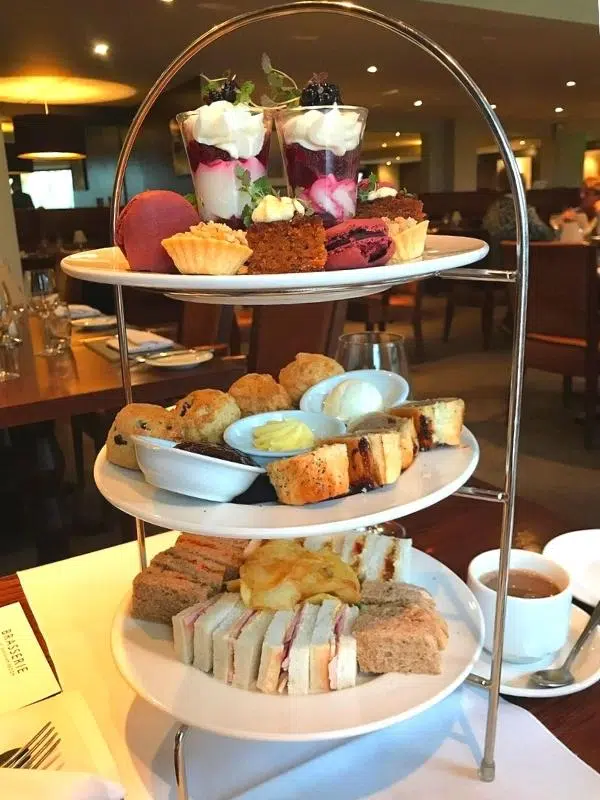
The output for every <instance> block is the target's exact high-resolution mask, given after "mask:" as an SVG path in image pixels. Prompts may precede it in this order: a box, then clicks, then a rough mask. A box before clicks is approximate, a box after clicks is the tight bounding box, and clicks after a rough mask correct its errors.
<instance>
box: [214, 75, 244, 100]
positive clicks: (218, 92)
mask: <svg viewBox="0 0 600 800" xmlns="http://www.w3.org/2000/svg"><path fill="white" fill-rule="evenodd" d="M238 90H239V86H238V85H237V81H236V80H235V78H232V79H231V80H229V79H228V80H226V81H223V83H222V84H221V85H220V86H219V87H218V88H217V89H209V91H208V92H207V94H206V103H207V104H210V103H215V102H216V101H217V100H228V101H229V102H230V103H235V101H236V98H237V92H238Z"/></svg>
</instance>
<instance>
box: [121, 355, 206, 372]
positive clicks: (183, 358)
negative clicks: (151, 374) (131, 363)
mask: <svg viewBox="0 0 600 800" xmlns="http://www.w3.org/2000/svg"><path fill="white" fill-rule="evenodd" d="M212 358H214V353H213V352H212V350H197V351H195V350H183V351H181V352H178V351H177V350H174V351H173V352H172V353H160V354H159V355H149V356H136V359H135V360H136V362H137V363H138V364H145V365H146V366H147V367H152V369H193V368H194V367H197V366H199V365H200V364H204V363H205V362H206V361H210V360H211V359H212Z"/></svg>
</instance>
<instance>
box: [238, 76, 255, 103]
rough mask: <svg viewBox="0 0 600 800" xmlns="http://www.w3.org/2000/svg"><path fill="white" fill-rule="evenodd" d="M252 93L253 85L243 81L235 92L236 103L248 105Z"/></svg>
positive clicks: (250, 82)
mask: <svg viewBox="0 0 600 800" xmlns="http://www.w3.org/2000/svg"><path fill="white" fill-rule="evenodd" d="M253 91H254V83H253V82H252V81H244V83H242V85H241V86H240V88H239V89H238V90H237V91H236V101H235V102H236V103H246V104H248V103H249V102H250V100H251V99H252V92H253Z"/></svg>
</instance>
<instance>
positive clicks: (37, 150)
mask: <svg viewBox="0 0 600 800" xmlns="http://www.w3.org/2000/svg"><path fill="white" fill-rule="evenodd" d="M13 123H14V126H15V150H16V155H17V156H18V157H19V158H27V159H32V160H39V161H78V160H80V159H82V158H85V135H84V131H83V126H82V125H81V124H80V123H79V121H78V119H77V118H76V117H69V116H67V115H66V114H17V115H16V116H15V117H13Z"/></svg>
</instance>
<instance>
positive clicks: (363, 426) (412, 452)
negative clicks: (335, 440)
mask: <svg viewBox="0 0 600 800" xmlns="http://www.w3.org/2000/svg"><path fill="white" fill-rule="evenodd" d="M384 431H398V433H399V434H400V449H401V451H402V471H403V472H404V470H405V469H408V468H409V467H410V465H411V464H412V463H413V461H414V460H415V456H416V454H417V453H418V452H419V441H418V439H417V431H416V428H415V423H414V422H413V420H412V417H394V416H392V415H391V414H390V413H388V412H384V411H374V412H373V413H371V414H365V416H364V417H359V419H357V420H354V422H353V423H352V424H351V425H349V426H348V433H353V434H354V435H355V436H358V435H364V434H366V433H383V432H384Z"/></svg>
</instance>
